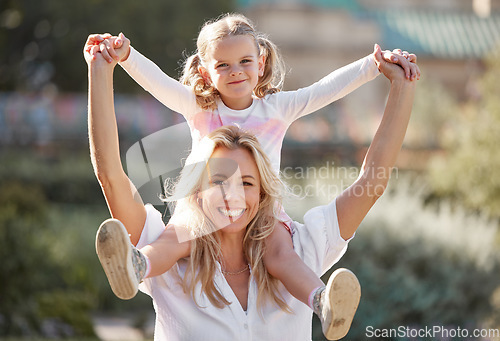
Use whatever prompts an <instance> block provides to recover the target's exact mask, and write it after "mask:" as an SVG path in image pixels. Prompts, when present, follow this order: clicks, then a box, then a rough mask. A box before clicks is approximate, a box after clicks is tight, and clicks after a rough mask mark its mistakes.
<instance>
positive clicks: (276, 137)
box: [121, 47, 379, 174]
mask: <svg viewBox="0 0 500 341" xmlns="http://www.w3.org/2000/svg"><path fill="white" fill-rule="evenodd" d="M121 66H122V67H123V68H124V69H125V71H126V72H127V73H128V74H129V75H130V76H131V77H132V78H133V79H134V80H135V81H136V82H137V83H139V84H140V85H141V86H142V87H143V88H144V89H145V90H147V91H148V92H150V93H151V94H152V95H153V96H154V97H156V98H157V99H158V100H159V101H160V102H161V103H163V104H164V105H166V106H167V107H168V108H170V109H171V110H173V111H176V112H178V113H180V114H182V115H183V116H184V117H185V118H186V120H187V122H188V125H189V128H190V131H191V136H192V139H193V147H194V146H195V145H196V144H197V143H198V142H199V141H200V140H201V139H202V138H203V137H204V136H205V135H207V134H208V133H210V132H211V131H213V130H215V129H217V128H219V127H221V126H223V125H236V126H238V127H240V128H241V129H243V130H246V131H249V132H251V133H253V134H255V135H256V136H257V139H258V140H259V142H260V144H261V145H262V147H263V149H264V151H265V152H266V154H267V155H268V157H269V158H270V160H271V163H272V165H273V168H274V170H275V171H276V172H277V174H278V173H279V168H280V160H281V147H282V144H283V139H284V137H285V133H286V131H287V129H288V127H289V126H290V125H291V124H292V123H293V122H294V121H295V120H296V119H298V118H300V117H302V116H305V115H307V114H310V113H312V112H314V111H316V110H318V109H321V108H323V107H325V106H326V105H328V104H330V103H332V102H334V101H336V100H338V99H340V98H342V97H344V96H345V95H347V94H349V93H350V92H352V91H353V90H355V89H357V88H358V87H360V86H361V85H363V84H365V83H366V82H368V81H370V80H372V79H374V78H375V77H376V76H377V75H378V74H379V71H378V69H377V66H376V64H375V62H374V60H373V57H372V56H371V55H369V56H366V57H364V58H362V59H360V60H358V61H356V62H353V63H351V64H349V65H347V66H344V67H342V68H340V69H338V70H335V71H333V72H332V73H330V74H329V75H327V76H326V77H324V78H323V79H321V80H319V81H318V82H316V83H314V84H312V85H310V86H308V87H305V88H302V89H299V90H295V91H282V92H278V93H275V94H271V95H267V96H265V97H264V98H254V100H253V103H252V105H251V106H250V107H248V108H246V109H243V110H232V109H230V108H228V107H227V106H225V105H224V103H223V102H222V101H219V102H218V107H217V109H215V110H213V111H207V110H203V109H201V108H200V107H199V106H198V105H197V103H196V97H195V94H194V92H193V91H192V89H191V88H189V87H187V86H185V85H183V84H181V83H180V82H179V81H177V80H175V79H173V78H171V77H169V76H168V75H167V74H165V73H164V72H163V71H161V69H160V68H159V67H158V66H157V65H156V64H154V63H153V62H152V61H150V60H149V59H147V58H146V57H144V56H143V55H142V54H140V53H139V52H138V51H137V50H135V49H134V48H132V47H131V48H130V55H129V57H128V58H127V60H126V61H124V62H122V63H121Z"/></svg>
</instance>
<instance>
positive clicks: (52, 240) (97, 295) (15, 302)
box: [0, 149, 152, 340]
mask: <svg viewBox="0 0 500 341" xmlns="http://www.w3.org/2000/svg"><path fill="white" fill-rule="evenodd" d="M0 157H1V159H2V162H1V163H0V240H2V248H0V257H2V258H1V259H2V262H0V283H1V285H0V302H1V304H0V338H2V339H3V338H4V337H7V336H9V337H10V336H24V337H29V338H30V339H34V340H36V339H43V337H45V338H48V337H74V338H78V339H83V338H85V337H89V338H92V337H94V336H95V335H94V331H93V326H92V320H91V313H92V312H93V310H95V309H100V310H104V309H106V310H122V311H129V310H133V311H134V312H135V313H138V312H142V311H150V309H151V308H152V307H151V300H150V299H149V297H147V296H145V295H138V296H137V298H134V299H133V300H130V301H127V302H124V301H121V300H119V299H118V298H116V297H115V296H114V295H113V293H112V291H111V289H110V287H109V284H108V282H107V280H106V276H105V275H104V271H103V270H102V267H101V266H100V264H99V261H98V259H97V256H96V254H95V248H94V243H95V233H96V231H97V228H98V226H99V224H100V223H101V222H102V221H103V220H104V219H106V218H108V217H109V212H108V210H107V208H106V204H105V201H104V199H103V196H102V193H101V190H100V188H99V185H98V183H97V180H96V179H95V176H94V175H93V172H92V167H91V166H90V159H89V156H88V152H82V151H79V150H76V151H75V150H73V151H72V152H71V153H64V152H62V153H60V154H59V155H58V157H57V158H56V157H47V156H45V157H42V156H41V155H38V154H36V153H33V152H30V151H27V150H23V149H18V150H15V151H14V150H12V151H11V152H9V153H2V154H0Z"/></svg>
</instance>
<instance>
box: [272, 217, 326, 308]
mask: <svg viewBox="0 0 500 341" xmlns="http://www.w3.org/2000/svg"><path fill="white" fill-rule="evenodd" d="M266 249H267V250H266V253H265V254H264V264H265V266H266V269H267V271H268V272H269V273H270V274H271V275H273V276H274V277H276V278H277V279H279V280H280V281H281V283H283V285H284V286H285V288H286V289H287V290H288V292H289V293H290V294H292V296H293V297H295V298H296V299H298V300H299V301H301V302H302V303H304V304H306V305H308V306H311V304H310V302H309V301H310V295H311V293H312V292H313V291H314V290H316V289H318V288H319V287H322V286H324V285H325V284H324V283H323V281H321V279H320V278H319V277H318V275H316V274H315V273H314V272H313V271H312V270H311V269H310V268H309V267H308V266H307V265H306V264H305V263H304V262H303V261H302V259H300V257H299V255H297V253H296V252H295V250H294V249H293V244H292V238H291V236H290V232H289V231H288V230H287V229H286V228H285V226H284V225H283V223H281V222H278V223H277V224H276V226H275V227H274V231H273V233H271V235H270V236H269V237H268V238H267V240H266Z"/></svg>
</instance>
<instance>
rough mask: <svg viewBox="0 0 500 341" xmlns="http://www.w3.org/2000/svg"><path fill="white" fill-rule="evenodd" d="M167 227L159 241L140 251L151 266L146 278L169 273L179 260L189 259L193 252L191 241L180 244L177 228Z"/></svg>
mask: <svg viewBox="0 0 500 341" xmlns="http://www.w3.org/2000/svg"><path fill="white" fill-rule="evenodd" d="M167 226H168V227H167V228H166V229H165V231H163V232H162V234H161V235H160V236H159V237H158V239H156V240H155V241H154V242H152V243H151V244H149V245H146V246H144V247H143V248H141V249H140V252H141V253H142V254H143V255H144V256H146V258H147V259H148V261H149V265H150V267H149V272H148V274H147V275H146V276H145V277H144V278H147V277H154V276H159V275H161V274H163V273H165V272H167V271H168V270H170V268H171V267H172V266H174V264H175V263H177V261H178V260H179V259H181V258H184V257H188V256H189V254H190V252H191V243H190V241H186V242H183V243H179V241H178V239H177V234H176V232H175V228H174V227H173V226H172V225H167Z"/></svg>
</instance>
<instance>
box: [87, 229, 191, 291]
mask: <svg viewBox="0 0 500 341" xmlns="http://www.w3.org/2000/svg"><path fill="white" fill-rule="evenodd" d="M96 251H97V255H98V257H99V261H100V262H101V265H102V267H103V269H104V272H105V273H106V277H107V278H108V282H109V284H110V286H111V289H112V290H113V293H114V294H115V295H116V296H117V297H119V298H121V299H124V300H128V299H131V298H133V297H134V296H135V295H136V294H137V290H138V286H139V283H140V282H142V280H143V279H144V278H147V277H152V276H158V275H161V274H162V273H164V272H166V271H167V270H169V269H170V268H171V267H172V266H173V265H174V264H175V263H176V262H177V261H178V260H179V259H180V258H183V257H187V256H189V253H190V242H184V243H179V242H178V241H177V236H176V234H175V229H174V228H167V229H165V231H163V233H162V234H161V235H160V237H158V239H157V240H156V241H154V242H153V243H151V244H149V245H147V246H145V247H143V248H142V249H141V250H138V249H137V248H136V247H135V246H133V245H132V243H131V242H130V238H129V235H128V232H127V230H126V229H125V227H124V226H123V224H122V223H121V222H120V221H119V220H117V219H108V220H106V221H104V222H103V223H102V224H101V226H100V227H99V230H98V231H97V236H96Z"/></svg>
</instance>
